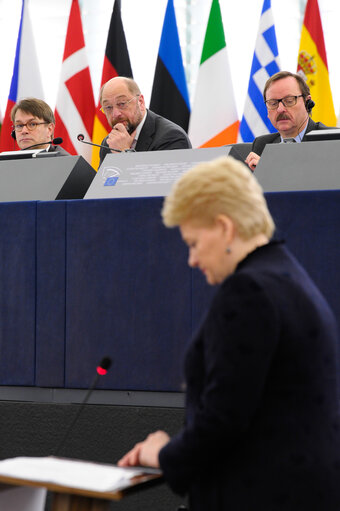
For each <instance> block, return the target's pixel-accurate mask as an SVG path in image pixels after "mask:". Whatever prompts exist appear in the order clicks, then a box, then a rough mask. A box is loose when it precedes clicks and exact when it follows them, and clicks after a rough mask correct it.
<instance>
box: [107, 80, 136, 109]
mask: <svg viewBox="0 0 340 511" xmlns="http://www.w3.org/2000/svg"><path fill="white" fill-rule="evenodd" d="M116 78H122V79H123V81H124V82H125V83H126V86H127V88H128V91H129V92H131V94H132V95H133V96H137V95H138V94H141V91H140V88H139V87H138V85H137V83H136V82H135V81H134V80H133V78H128V77H127V76H115V77H114V78H111V79H110V80H108V81H107V82H105V83H104V85H102V87H101V89H100V94H99V102H100V104H102V98H103V90H104V87H105V86H106V85H107V84H108V83H109V82H111V80H115V79H116Z"/></svg>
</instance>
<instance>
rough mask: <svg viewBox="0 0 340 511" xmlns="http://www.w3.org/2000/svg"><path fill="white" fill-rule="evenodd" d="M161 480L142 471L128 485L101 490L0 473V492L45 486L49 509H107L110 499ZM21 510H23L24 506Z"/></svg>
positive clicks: (56, 510) (90, 510) (67, 510)
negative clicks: (49, 499)
mask: <svg viewBox="0 0 340 511" xmlns="http://www.w3.org/2000/svg"><path fill="white" fill-rule="evenodd" d="M161 481H162V477H161V475H159V474H147V473H144V474H141V475H138V476H135V477H133V478H132V479H131V480H130V483H129V484H128V485H126V486H124V487H122V488H121V489H119V490H117V491H105V492H102V491H93V490H86V489H80V488H73V487H69V486H64V485H60V484H53V483H48V482H39V481H34V480H30V479H26V478H25V479H21V478H16V477H8V476H3V475H0V493H1V491H3V490H8V489H9V488H10V487H11V486H13V487H23V486H25V487H32V488H45V489H46V490H48V491H50V492H52V507H51V511H107V510H108V509H109V505H110V501H112V500H116V501H118V500H121V499H122V498H123V497H124V496H126V495H127V494H129V493H130V492H133V491H138V490H139V489H142V488H144V487H145V488H146V487H149V486H150V485H153V484H158V483H160V482H161ZM22 511H25V508H24V509H22Z"/></svg>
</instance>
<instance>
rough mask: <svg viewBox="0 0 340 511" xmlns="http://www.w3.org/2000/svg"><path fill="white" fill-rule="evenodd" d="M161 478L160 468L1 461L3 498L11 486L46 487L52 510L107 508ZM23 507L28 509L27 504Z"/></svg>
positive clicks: (99, 510) (41, 460)
mask: <svg viewBox="0 0 340 511" xmlns="http://www.w3.org/2000/svg"><path fill="white" fill-rule="evenodd" d="M46 462H47V464H46ZM7 463H8V464H7ZM31 464H32V465H31ZM73 465H74V467H73ZM64 466H65V470H64V469H63V467H64ZM3 467H4V468H3ZM6 467H7V468H6ZM8 467H9V468H8ZM29 470H31V474H32V475H31V476H30V475H29V474H28V471H29ZM71 470H72V471H73V473H71ZM117 472H119V474H118V475H117ZM121 472H123V473H124V475H123V476H122V475H121V474H120V473H121ZM66 481H67V482H66ZM160 481H161V473H160V471H159V470H153V469H147V468H146V469H144V468H136V469H135V468H131V469H129V468H128V469H120V468H118V467H115V466H114V465H104V464H100V463H91V462H86V461H80V460H68V459H65V460H63V459H60V458H13V459H9V460H4V461H3V462H0V499H1V490H4V489H6V490H8V488H9V486H17V487H31V488H37V489H39V488H44V489H46V490H49V491H51V492H52V511H75V510H76V511H107V510H108V509H109V504H110V501H111V500H120V499H122V498H123V496H124V495H125V494H127V493H129V492H130V491H132V490H133V489H137V488H138V487H145V486H149V485H150V484H155V483H157V482H160ZM109 488H114V489H109ZM0 506H1V500H0ZM20 508H21V511H25V510H26V507H25V505H24V507H22V504H20ZM27 508H29V506H28V505H27ZM29 509H31V508H29Z"/></svg>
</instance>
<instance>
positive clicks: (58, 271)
mask: <svg viewBox="0 0 340 511" xmlns="http://www.w3.org/2000/svg"><path fill="white" fill-rule="evenodd" d="M65 216H66V202H65V201H56V202H38V203H37V269H38V271H37V310H36V317H37V330H36V347H37V356H36V384H37V385H38V386H40V387H63V386H64V379H65V374H64V359H65V271H66V270H65V267H66V231H65V224H66V218H65Z"/></svg>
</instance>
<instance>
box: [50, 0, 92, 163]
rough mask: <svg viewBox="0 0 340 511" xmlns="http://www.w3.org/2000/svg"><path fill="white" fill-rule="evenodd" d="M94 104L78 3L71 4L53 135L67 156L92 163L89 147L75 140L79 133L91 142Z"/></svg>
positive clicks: (74, 1) (75, 0) (76, 1)
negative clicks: (58, 139)
mask: <svg viewBox="0 0 340 511" xmlns="http://www.w3.org/2000/svg"><path fill="white" fill-rule="evenodd" d="M94 114H95V104H94V97H93V90H92V82H91V75H90V68H89V65H88V61H87V57H86V51H85V40H84V34H83V28H82V22H81V15H80V9H79V4H78V0H72V5H71V11H70V16H69V20H68V26H67V33H66V40H65V49H64V57H63V63H62V69H61V82H60V85H59V91H58V96H57V105H56V109H55V118H56V130H55V131H56V134H57V135H58V137H59V136H60V137H62V139H63V141H64V142H63V147H64V149H66V151H68V152H69V153H70V154H80V155H82V156H83V157H84V158H85V159H86V160H87V161H88V162H91V153H92V147H91V146H89V145H85V144H82V143H81V142H79V141H78V140H77V135H78V134H79V133H82V134H83V135H84V137H85V141H90V140H91V139H92V130H93V119H94Z"/></svg>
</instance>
